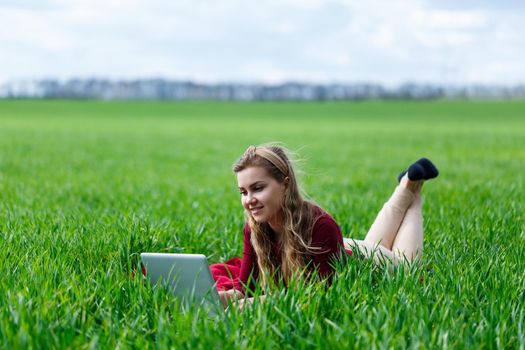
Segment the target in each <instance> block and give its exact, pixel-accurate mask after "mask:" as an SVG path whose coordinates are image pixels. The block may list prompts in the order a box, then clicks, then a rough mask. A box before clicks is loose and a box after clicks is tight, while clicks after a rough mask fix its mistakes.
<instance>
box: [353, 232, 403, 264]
mask: <svg viewBox="0 0 525 350" xmlns="http://www.w3.org/2000/svg"><path fill="white" fill-rule="evenodd" d="M343 241H344V244H345V249H350V250H351V251H352V252H356V250H359V254H363V255H364V256H365V257H367V258H370V257H373V258H374V262H375V263H376V264H378V265H380V264H382V263H383V262H385V261H387V262H388V261H390V262H393V263H394V264H397V257H396V255H395V254H394V253H393V252H392V251H391V250H390V249H386V248H385V247H383V246H382V245H377V244H374V243H371V242H367V241H361V240H356V239H352V238H343Z"/></svg>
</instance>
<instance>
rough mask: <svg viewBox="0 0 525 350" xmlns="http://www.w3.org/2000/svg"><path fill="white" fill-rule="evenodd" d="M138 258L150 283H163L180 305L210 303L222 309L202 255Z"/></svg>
mask: <svg viewBox="0 0 525 350" xmlns="http://www.w3.org/2000/svg"><path fill="white" fill-rule="evenodd" d="M140 258H141V260H142V263H143V264H144V266H145V268H146V276H147V277H148V279H149V280H150V282H151V283H152V284H157V283H159V282H162V283H164V284H165V285H167V286H168V288H169V289H170V291H171V292H172V293H173V294H174V295H175V296H177V297H178V298H180V299H181V301H183V303H184V304H187V302H190V303H191V304H194V303H197V304H201V305H202V304H213V305H215V306H220V307H221V308H222V305H221V301H220V298H219V294H218V293H217V289H216V287H215V281H214V280H213V277H212V275H211V271H210V266H209V264H208V261H207V260H206V256H204V255H202V254H167V253H142V254H140Z"/></svg>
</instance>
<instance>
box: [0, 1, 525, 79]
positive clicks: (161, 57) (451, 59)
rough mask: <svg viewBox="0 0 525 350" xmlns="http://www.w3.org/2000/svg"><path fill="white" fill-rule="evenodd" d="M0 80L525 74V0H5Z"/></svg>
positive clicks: (0, 13) (0, 11) (0, 12)
mask: <svg viewBox="0 0 525 350" xmlns="http://www.w3.org/2000/svg"><path fill="white" fill-rule="evenodd" d="M0 23H1V24H2V25H1V26H0V83H2V82H8V81H13V80H20V79H45V78H56V79H59V80H66V79H71V78H108V79H115V80H117V79H125V80H129V79H141V78H165V79H173V80H194V81H197V82H202V83H217V82H240V83H252V82H253V83H254V82H261V83H267V84H278V83H282V82H285V81H300V82H307V83H308V82H309V83H361V82H371V83H379V84H383V85H387V86H388V85H392V86H395V85H398V84H403V83H407V82H415V83H431V84H478V83H479V84H499V85H515V84H523V83H525V64H524V62H525V1H523V0H521V1H505V0H503V1H501V0H500V1H488V0H477V1H474V0H455V1H454V0H440V1H437V0H436V1H425V0H392V1H387V0H382V1H378V0H360V1H355V0H341V1H323V0H268V1H266V0H259V1H250V0H202V1H201V0H169V1H168V0H148V1H146V0H140V1H139V0H126V1H124V0H115V1H113V0H38V1H37V0H0Z"/></svg>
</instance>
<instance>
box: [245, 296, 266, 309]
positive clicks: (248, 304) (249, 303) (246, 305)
mask: <svg viewBox="0 0 525 350" xmlns="http://www.w3.org/2000/svg"><path fill="white" fill-rule="evenodd" d="M265 297H266V295H261V296H259V301H260V302H262V301H264V298H265ZM254 301H255V298H247V299H240V300H239V302H238V303H239V310H242V309H243V308H245V307H248V306H250V305H252V304H253V302H254Z"/></svg>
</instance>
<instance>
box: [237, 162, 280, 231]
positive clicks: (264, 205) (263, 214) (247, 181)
mask: <svg viewBox="0 0 525 350" xmlns="http://www.w3.org/2000/svg"><path fill="white" fill-rule="evenodd" d="M237 183H238V186H239V191H240V192H241V203H242V206H243V207H244V209H246V210H247V211H248V212H249V213H250V215H251V216H252V217H253V218H254V220H255V221H256V222H258V223H269V224H270V226H271V227H272V229H274V230H275V229H276V228H277V227H279V226H280V224H281V223H282V213H281V211H282V208H281V203H282V201H283V197H284V192H285V189H286V185H285V183H279V182H278V181H277V180H275V179H274V178H273V177H271V176H270V175H269V174H268V172H267V171H266V169H264V168H262V167H259V166H251V167H248V168H246V169H243V170H241V171H239V172H238V173H237Z"/></svg>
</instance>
